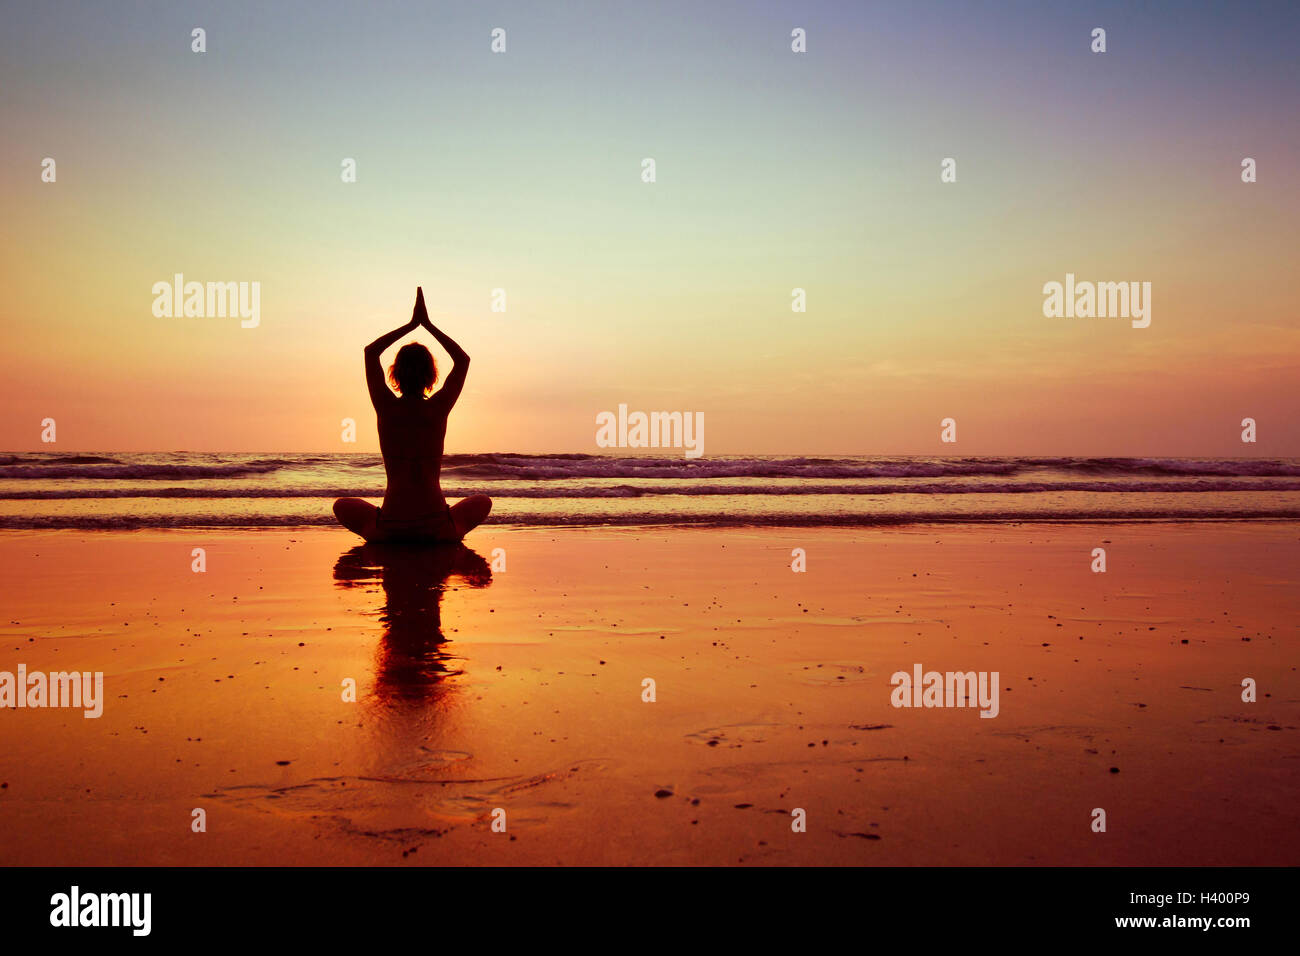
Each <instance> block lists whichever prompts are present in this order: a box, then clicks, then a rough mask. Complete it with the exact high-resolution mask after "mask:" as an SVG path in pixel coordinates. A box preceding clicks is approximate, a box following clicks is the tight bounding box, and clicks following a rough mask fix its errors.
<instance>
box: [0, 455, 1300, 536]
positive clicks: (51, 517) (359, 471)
mask: <svg viewBox="0 0 1300 956" xmlns="http://www.w3.org/2000/svg"><path fill="white" fill-rule="evenodd" d="M442 484H443V490H444V491H445V492H446V494H447V497H448V498H449V499H451V500H452V501H453V502H454V501H455V500H456V499H458V498H462V497H465V496H466V495H470V494H476V493H483V494H487V495H490V496H491V497H492V499H493V502H494V506H493V511H492V516H491V518H489V519H488V520H489V523H505V524H511V525H538V526H548V525H553V526H565V525H613V526H617V525H629V526H630V525H671V524H689V525H729V526H746V525H752V526H766V525H771V526H819V525H828V526H829V525H844V526H870V525H883V524H926V523H951V522H1062V521H1186V520H1215V519H1238V520H1240V519H1249V520H1270V519H1273V520H1276V519H1291V520H1295V519H1300V459H1294V458H1288V459H1265V458H1228V459H1202V458H929V457H878V456H872V457H848V458H829V457H815V458H814V457H775V456H723V457H710V458H697V459H686V458H680V457H676V458H669V457H646V456H637V457H614V456H606V455H576V454H574V455H559V454H557V455H523V454H506V453H498V454H480V455H448V456H447V457H446V458H445V459H444V463H443V476H442ZM383 493H384V467H383V462H382V460H381V459H380V457H379V456H378V455H376V454H293V455H288V454H201V453H194V452H165V453H148V454H120V453H104V454H89V453H86V454H54V453H44V452H42V453H9V454H3V453H0V528H83V529H136V528H203V527H221V528H230V527H248V528H258V527H286V526H302V525H332V524H334V523H335V521H334V516H333V514H332V512H331V510H330V506H331V504H332V502H333V500H334V499H335V498H338V497H343V496H347V495H353V496H357V497H361V498H369V499H371V500H373V501H375V502H376V503H379V501H380V500H381V499H382V497H383Z"/></svg>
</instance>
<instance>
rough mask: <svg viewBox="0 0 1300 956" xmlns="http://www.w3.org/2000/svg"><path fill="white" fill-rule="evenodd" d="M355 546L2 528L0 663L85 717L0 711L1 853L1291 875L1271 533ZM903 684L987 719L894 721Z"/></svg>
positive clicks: (1292, 591)
mask: <svg viewBox="0 0 1300 956" xmlns="http://www.w3.org/2000/svg"><path fill="white" fill-rule="evenodd" d="M353 544H354V540H353V539H351V538H350V537H349V536H348V535H347V534H346V533H344V532H341V531H333V530H323V529H305V530H277V531H248V532H231V531H212V532H197V531H150V532H137V533H122V532H102V533H82V532H66V531H57V532H17V531H10V532H5V533H4V534H3V535H2V536H0V568H3V572H4V578H5V582H6V583H5V601H4V605H5V607H4V614H3V621H0V625H2V626H0V671H15V670H16V668H17V666H18V664H19V663H22V664H25V665H26V666H27V669H28V671H29V672H30V671H36V670H44V671H55V670H59V671H65V670H72V669H76V670H89V671H96V670H102V671H103V672H104V673H105V698H106V700H105V705H104V713H103V716H102V717H101V718H99V719H85V718H83V717H82V714H81V712H80V711H69V710H53V709H45V710H40V709H21V710H8V709H6V710H0V783H3V784H5V786H3V787H0V832H2V833H3V834H4V835H3V838H2V839H0V863H4V864H95V865H109V864H384V865H421V864H426V865H427V864H552V863H563V864H736V863H743V864H866V865H876V864H884V865H910V864H956V865H973V864H993V865H1004V864H1151V865H1166V864H1167V865H1207V864H1208V865H1219V864H1224V865H1229V864H1231V865H1256V864H1274V865H1295V864H1297V863H1300V827H1297V816H1298V814H1297V811H1296V805H1295V794H1296V793H1297V792H1298V791H1300V747H1298V746H1297V736H1296V734H1297V726H1300V689H1298V688H1297V670H1296V668H1297V662H1298V661H1300V655H1298V654H1297V647H1298V643H1297V638H1298V637H1300V634H1298V633H1297V630H1298V628H1297V621H1298V620H1300V615H1298V611H1300V589H1297V587H1296V579H1297V573H1298V572H1300V526H1297V525H1295V524H1291V523H1254V524H1228V523H1199V524H1182V525H1177V524H1152V525H1140V524H1129V525H1058V526H1042V525H1038V526H944V527H941V528H922V527H915V528H890V529H880V530H862V529H818V530H812V529H788V530H773V529H763V530H735V529H666V528H650V529H630V530H629V529H619V530H605V529H592V528H586V529H509V528H504V527H494V526H488V527H485V528H481V529H479V530H478V531H476V532H475V533H474V534H473V535H471V536H470V540H469V541H468V544H469V545H470V546H471V547H472V548H473V550H474V551H475V552H477V557H475V556H472V555H468V554H460V555H457V556H454V557H452V556H447V555H441V556H438V555H434V556H430V555H424V556H412V555H410V554H409V553H398V554H392V553H388V554H376V553H373V552H371V553H363V552H359V551H352V550H350V549H352V547H353ZM1094 547H1105V548H1106V550H1107V561H1108V570H1107V572H1106V573H1104V574H1095V573H1092V572H1091V571H1090V568H1089V565H1090V563H1091V561H1092V558H1091V551H1092V549H1093V548H1094ZM194 548H203V549H205V551H206V563H207V570H206V571H205V572H204V573H195V572H193V571H192V570H191V562H192V561H193V560H194V559H193V557H192V553H191V552H192V549H194ZM793 548H803V549H805V550H806V552H807V571H806V573H794V572H792V571H791V560H792V557H791V550H792V549H793ZM494 549H503V551H504V560H505V569H504V570H501V569H500V560H501V558H502V554H501V553H498V554H497V555H496V558H495V560H496V561H497V564H498V568H497V570H495V571H494V570H492V568H491V564H492V562H493V561H494V555H493V551H494ZM918 663H919V664H921V665H923V667H924V668H925V669H926V670H932V669H933V670H939V671H949V670H960V671H967V670H975V671H996V672H998V674H999V675H1000V700H999V704H1000V708H999V711H1000V712H999V714H998V716H997V717H996V718H993V719H982V718H980V716H979V713H978V711H977V709H975V708H974V707H969V708H951V709H948V708H935V709H915V708H895V707H893V706H891V703H890V698H891V691H892V690H893V688H892V687H891V684H890V675H891V674H893V673H894V672H896V671H900V670H902V671H908V672H910V671H911V670H912V668H913V666H914V665H915V664H918ZM1246 677H1250V678H1253V679H1254V680H1255V681H1257V683H1258V694H1259V697H1258V701H1257V702H1256V703H1244V702H1243V701H1242V700H1241V691H1242V688H1241V682H1242V679H1243V678H1246ZM646 678H650V679H652V680H653V681H654V682H655V693H656V700H655V701H654V702H653V703H648V702H644V701H643V699H642V696H643V681H644V680H645V679H646ZM347 679H352V680H354V681H355V683H356V688H357V693H356V696H357V699H356V701H355V702H348V701H345V700H343V699H342V698H343V696H344V695H343V683H344V681H345V680H347ZM1112 768H1114V770H1118V772H1114V771H1113V769H1112ZM196 808H201V809H202V810H203V811H204V812H205V814H206V832H202V833H196V832H193V831H192V828H191V821H192V819H193V816H192V811H193V810H194V809H196ZM796 808H801V809H803V810H804V811H806V820H807V829H806V832H794V831H793V830H792V827H791V821H792V815H791V813H792V811H793V810H795V809H796ZM1094 808H1103V809H1104V810H1105V811H1106V814H1107V830H1106V832H1105V833H1094V832H1093V831H1092V829H1091V823H1092V819H1093V816H1092V812H1093V809H1094ZM498 809H499V810H502V811H504V814H505V822H506V829H505V832H494V831H493V828H492V820H493V815H494V810H498Z"/></svg>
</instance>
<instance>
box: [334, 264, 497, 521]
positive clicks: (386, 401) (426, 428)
mask: <svg viewBox="0 0 1300 956" xmlns="http://www.w3.org/2000/svg"><path fill="white" fill-rule="evenodd" d="M421 326H423V327H424V328H426V329H428V330H429V333H430V334H431V335H432V336H433V337H434V338H435V339H437V340H438V344H440V345H441V346H442V347H443V348H445V349H446V350H447V353H448V354H449V355H450V356H451V361H452V367H451V374H449V375H448V376H447V381H446V383H445V384H444V385H443V386H442V388H441V389H439V390H438V391H437V392H436V393H435V394H432V395H431V394H429V393H430V391H431V390H432V389H433V385H434V382H436V381H437V379H438V366H437V365H436V364H434V361H433V356H432V355H431V354H429V350H428V349H427V348H425V347H424V346H423V345H420V344H419V343H418V342H410V343H408V344H406V345H404V346H402V347H401V349H399V350H398V352H397V359H396V360H395V361H394V362H393V365H392V367H391V368H389V370H388V381H389V382H391V383H392V386H393V388H395V389H397V394H396V395H394V394H393V392H392V390H391V389H389V387H388V385H387V384H385V382H384V370H383V367H382V366H381V365H380V363H379V359H380V356H382V355H383V353H384V349H386V348H388V347H389V346H390V345H392V344H393V343H394V342H396V341H397V340H398V339H400V338H401V337H402V336H404V335H406V334H407V333H409V332H413V331H415V330H416V329H417V328H419V327H421ZM365 355H366V385H367V386H368V387H369V388H370V402H371V404H373V405H374V406H375V415H376V417H377V418H378V420H379V450H380V451H381V452H382V453H383V456H384V470H385V472H386V473H387V475H388V488H387V489H386V490H385V492H384V503H383V505H381V506H380V507H378V508H376V507H375V506H374V505H372V504H371V503H370V502H368V501H362V500H361V499H360V498H340V499H338V500H337V501H335V502H334V515H335V517H337V518H338V519H339V523H340V524H342V525H343V526H344V527H345V528H347V529H348V530H349V531H355V532H356V533H357V534H359V535H361V537H363V538H365V539H366V540H367V541H410V542H420V543H432V542H438V541H459V540H460V539H461V538H463V537H464V536H465V535H466V534H467V533H468V532H469V531H470V530H471V529H472V528H474V527H476V526H478V525H479V524H482V522H483V519H484V518H486V517H487V516H488V512H489V511H491V510H492V499H491V498H489V497H488V496H487V495H472V496H470V497H469V498H466V499H465V500H463V501H460V502H457V503H456V504H455V505H448V504H447V499H446V498H445V497H444V496H443V493H442V485H441V484H440V482H439V473H440V472H441V470H442V448H443V442H444V440H445V439H446V437H447V416H448V415H449V414H450V413H451V409H452V406H454V405H455V404H456V399H458V398H459V397H460V390H461V389H462V388H463V387H464V386H465V373H466V372H467V371H468V370H469V356H468V355H466V354H465V350H464V349H462V348H461V347H460V346H459V345H457V344H456V343H455V342H454V341H452V339H451V338H450V337H448V336H447V335H444V334H443V333H442V332H441V331H439V330H438V329H437V328H435V327H434V325H433V323H432V322H430V321H429V313H428V312H427V311H426V310H425V307H424V291H423V290H422V289H418V288H417V289H416V290H415V310H414V311H413V312H412V313H411V321H410V322H408V323H407V324H406V325H403V326H401V327H400V328H396V329H394V330H393V331H391V332H389V333H387V334H386V335H381V336H380V337H379V338H377V339H375V340H374V341H373V342H371V343H370V344H369V345H367V346H366V351H365Z"/></svg>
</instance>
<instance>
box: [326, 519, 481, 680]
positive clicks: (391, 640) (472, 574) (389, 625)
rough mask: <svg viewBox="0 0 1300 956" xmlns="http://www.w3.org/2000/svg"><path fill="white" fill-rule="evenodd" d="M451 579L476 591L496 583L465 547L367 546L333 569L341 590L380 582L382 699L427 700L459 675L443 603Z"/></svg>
mask: <svg viewBox="0 0 1300 956" xmlns="http://www.w3.org/2000/svg"><path fill="white" fill-rule="evenodd" d="M453 577H459V578H461V579H462V580H463V581H464V582H465V583H466V584H468V585H469V586H470V587H474V588H482V587H487V586H488V585H489V584H491V583H492V570H491V568H490V567H489V566H488V563H487V562H486V561H485V560H483V558H482V556H480V555H478V554H476V553H475V552H473V551H471V550H470V549H469V548H467V547H465V546H464V545H462V544H444V545H439V546H437V547H431V548H411V547H403V546H401V545H391V544H365V545H359V546H358V547H355V548H353V549H352V550H351V551H348V552H346V553H345V554H343V555H342V556H341V557H340V558H339V559H338V562H337V563H336V564H335V565H334V578H335V580H336V581H337V582H338V585H339V587H345V588H346V587H363V586H365V585H367V584H371V583H373V582H378V583H379V584H380V585H381V586H382V587H383V590H384V603H383V604H382V605H381V606H380V607H379V619H380V621H381V622H382V623H383V625H384V639H383V642H382V643H381V644H380V647H379V660H378V663H377V665H376V668H375V692H376V694H377V696H379V697H380V698H381V699H388V700H392V699H425V698H428V697H431V696H433V695H434V694H435V693H436V689H437V685H438V684H439V682H440V681H441V680H442V678H443V677H445V676H447V675H449V674H453V673H455V671H453V670H452V669H451V668H450V667H449V660H450V655H448V654H447V653H446V650H445V648H444V640H445V639H444V637H443V634H442V613H441V603H442V595H443V592H444V591H446V590H447V584H448V582H449V581H450V579H451V578H453Z"/></svg>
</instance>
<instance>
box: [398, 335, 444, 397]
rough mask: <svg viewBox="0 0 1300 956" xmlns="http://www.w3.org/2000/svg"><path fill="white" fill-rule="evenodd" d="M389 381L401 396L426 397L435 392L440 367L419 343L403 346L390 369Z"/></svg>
mask: <svg viewBox="0 0 1300 956" xmlns="http://www.w3.org/2000/svg"><path fill="white" fill-rule="evenodd" d="M388 381H390V382H391V383H392V385H393V388H395V389H397V391H398V393H399V394H401V395H424V396H426V397H427V396H428V394H429V393H430V392H431V391H433V383H434V382H436V381H438V366H437V365H436V364H435V363H434V361H433V355H431V354H430V352H429V350H428V349H426V348H425V347H424V346H423V345H421V344H420V343H418V342H411V343H410V344H409V345H403V346H402V347H401V348H400V349H398V350H397V358H396V359H394V360H393V364H392V365H391V366H390V367H389V369H388Z"/></svg>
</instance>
